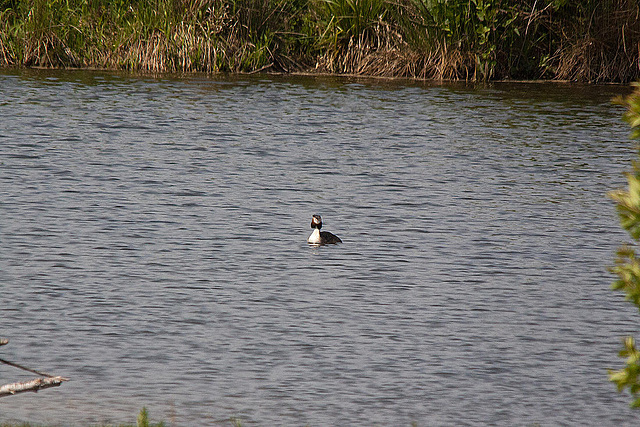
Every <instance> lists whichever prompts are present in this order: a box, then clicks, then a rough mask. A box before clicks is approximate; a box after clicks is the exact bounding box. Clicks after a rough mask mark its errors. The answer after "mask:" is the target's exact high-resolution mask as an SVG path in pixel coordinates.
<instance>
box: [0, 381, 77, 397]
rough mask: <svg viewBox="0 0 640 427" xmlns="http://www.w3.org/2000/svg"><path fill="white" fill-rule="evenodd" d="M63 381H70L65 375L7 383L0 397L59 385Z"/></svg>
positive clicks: (0, 389)
mask: <svg viewBox="0 0 640 427" xmlns="http://www.w3.org/2000/svg"><path fill="white" fill-rule="evenodd" d="M63 381H69V379H67V378H63V377H48V378H36V379H34V380H31V381H25V382H18V383H13V384H6V385H3V386H2V387H0V397H5V396H13V395H14V394H16V393H22V392H25V391H33V392H37V391H38V390H42V389H43V388H49V387H58V386H59V385H60V384H62V382H63Z"/></svg>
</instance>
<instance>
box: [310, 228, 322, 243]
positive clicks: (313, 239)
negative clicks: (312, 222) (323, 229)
mask: <svg viewBox="0 0 640 427" xmlns="http://www.w3.org/2000/svg"><path fill="white" fill-rule="evenodd" d="M307 243H311V244H312V245H317V244H319V243H320V230H319V229H317V228H316V229H314V230H313V233H311V236H309V238H308V239H307Z"/></svg>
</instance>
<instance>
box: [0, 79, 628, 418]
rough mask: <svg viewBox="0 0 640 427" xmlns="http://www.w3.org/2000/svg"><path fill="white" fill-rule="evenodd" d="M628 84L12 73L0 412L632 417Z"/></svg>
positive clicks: (1, 258) (0, 129)
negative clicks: (51, 385) (318, 240)
mask: <svg viewBox="0 0 640 427" xmlns="http://www.w3.org/2000/svg"><path fill="white" fill-rule="evenodd" d="M626 91H627V90H626V89H625V88H622V87H617V86H607V87H602V86H595V87H594V86H580V85H566V84H498V83H496V84H492V85H488V86H477V87H474V86H468V85H463V84H457V85H453V84H449V85H447V84H443V85H439V84H428V83H418V82H410V81H395V82H393V81H384V80H358V79H340V78H329V77H278V76H244V77H224V76H221V77H211V78H207V77H204V76H192V77H182V78H179V77H176V78H171V77H160V78H151V77H140V76H138V77H136V76H128V75H123V74H108V73H99V72H69V71H66V72H65V71H4V72H2V73H0V250H1V254H0V313H1V323H0V337H6V338H9V339H10V340H11V342H10V344H9V345H8V346H4V347H2V348H1V350H0V355H1V356H2V357H3V358H6V359H9V360H12V361H16V362H19V363H22V364H24V365H27V366H30V367H33V368H36V369H41V370H44V371H46V372H52V373H54V374H57V375H63V376H67V377H69V378H71V381H70V382H68V383H65V384H63V385H62V386H61V387H60V388H55V389H49V390H44V391H42V392H40V393H38V394H32V393H29V394H22V395H17V396H14V397H9V398H4V399H2V400H1V401H0V421H18V420H23V421H30V422H49V423H54V424H59V425H85V424H90V423H102V422H109V423H120V422H134V421H135V417H136V415H137V413H138V412H139V411H140V409H141V408H142V407H143V406H146V407H147V408H148V410H149V412H150V415H151V418H152V419H153V420H164V421H165V422H167V423H168V424H170V425H181V426H190V425H220V424H222V425H229V424H230V421H229V420H230V419H231V418H237V419H240V420H242V423H243V424H244V425H254V424H256V425H292V426H298V425H306V424H309V425H312V426H322V425H383V426H387V425H388V426H392V425H394V426H395V425H410V424H411V423H412V422H415V423H416V424H417V425H420V426H423V425H424V426H435V425H479V424H491V425H509V426H511V425H531V424H536V423H538V424H541V425H621V424H630V425H635V424H636V423H637V419H638V418H637V417H638V415H637V413H635V412H632V411H631V410H630V409H629V408H628V403H629V401H630V398H629V397H628V396H627V395H622V394H618V393H617V392H616V390H615V387H614V385H613V384H612V383H610V382H609V381H608V380H607V369H610V368H615V369H618V368H620V367H622V365H623V361H622V359H619V358H618V357H617V352H618V351H619V349H620V347H621V338H622V337H623V336H625V335H627V334H634V333H637V332H638V329H639V328H638V313H637V310H636V309H635V308H634V307H632V306H631V305H630V304H627V303H625V302H624V301H623V295H622V294H619V293H614V292H612V291H611V290H610V289H609V287H610V284H611V282H612V280H613V277H612V275H611V274H610V273H609V272H608V271H607V268H608V267H609V266H610V265H612V263H613V259H614V252H615V249H616V248H617V247H618V245H619V244H620V243H622V242H625V241H627V240H628V238H627V236H626V235H625V234H624V233H623V232H622V231H621V229H620V227H619V226H618V222H617V217H616V214H615V209H614V206H613V203H612V202H611V201H610V200H609V199H607V197H606V193H607V192H608V191H610V190H612V189H615V188H618V187H621V186H623V185H624V177H623V175H622V172H623V171H625V170H628V169H629V167H630V161H631V159H632V158H633V157H634V150H633V144H632V143H631V142H630V141H629V139H628V135H629V130H628V127H627V125H626V124H624V123H623V122H622V121H621V120H620V117H621V113H622V110H621V108H620V107H617V106H614V105H612V104H611V102H610V100H611V98H612V97H613V96H614V95H616V94H620V93H625V92H626ZM315 213H320V214H322V215H323V218H324V225H325V226H324V229H326V230H328V231H331V232H333V233H335V234H337V235H338V236H340V237H341V238H342V240H343V241H344V243H343V244H341V245H333V246H323V247H310V246H309V245H307V243H306V238H307V236H308V235H309V234H310V233H311V228H310V226H309V224H310V220H311V215H312V214H315ZM31 377H33V375H31V374H25V373H21V372H20V371H18V370H16V369H15V368H12V367H9V366H5V365H0V383H6V382H11V381H15V380H18V379H26V378H31ZM225 420H226V421H225Z"/></svg>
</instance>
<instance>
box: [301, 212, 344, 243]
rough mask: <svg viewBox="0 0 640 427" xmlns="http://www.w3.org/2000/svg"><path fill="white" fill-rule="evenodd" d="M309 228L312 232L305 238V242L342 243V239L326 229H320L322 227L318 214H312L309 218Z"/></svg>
mask: <svg viewBox="0 0 640 427" xmlns="http://www.w3.org/2000/svg"><path fill="white" fill-rule="evenodd" d="M311 228H313V233H311V236H309V238H308V239H307V243H309V244H311V245H329V244H332V243H342V240H340V238H339V237H338V236H336V235H335V234H333V233H329V232H328V231H320V229H321V228H322V217H321V216H320V215H314V216H313V217H312V218H311Z"/></svg>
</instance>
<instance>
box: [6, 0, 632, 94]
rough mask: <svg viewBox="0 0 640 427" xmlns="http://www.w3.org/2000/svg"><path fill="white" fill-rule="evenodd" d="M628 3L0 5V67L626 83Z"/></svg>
mask: <svg viewBox="0 0 640 427" xmlns="http://www.w3.org/2000/svg"><path fill="white" fill-rule="evenodd" d="M639 7H640V6H639V4H638V2H637V1H636V0H524V1H514V0H151V1H141V0H126V1H125V0H0V66H42V67H97V68H112V69H127V70H137V71H150V72H189V71H202V72H253V71H259V70H270V71H285V72H287V71H309V70H317V71H321V72H332V73H355V74H369V75H381V76H407V77H418V78H446V79H476V80H480V79H495V78H555V79H569V80H584V81H621V82H626V81H631V80H633V79H637V78H640V70H639V65H638V59H639V58H640V52H639V51H640V48H639V46H640V44H639V43H640V19H639V14H640V11H639Z"/></svg>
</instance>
